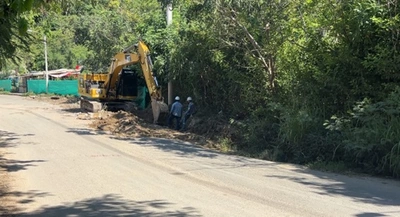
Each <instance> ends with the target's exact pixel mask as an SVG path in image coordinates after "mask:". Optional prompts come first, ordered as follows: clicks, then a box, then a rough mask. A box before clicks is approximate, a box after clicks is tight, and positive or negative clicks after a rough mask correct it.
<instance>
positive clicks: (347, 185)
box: [0, 95, 400, 217]
mask: <svg viewBox="0 0 400 217" xmlns="http://www.w3.org/2000/svg"><path fill="white" fill-rule="evenodd" d="M74 103H76V102H68V101H66V102H64V103H63V102H62V101H60V102H59V103H50V102H49V101H46V100H38V99H31V98H26V97H21V96H6V95H0V169H1V170H0V172H1V174H0V178H1V180H0V195H1V198H0V202H1V208H0V216H27V217H32V216H61V217H63V216H65V217H66V216H96V217H97V216H155V217H157V216H229V217H231V216H241V217H243V216H318V217H320V216H324V217H325V216H360V217H363V216H364V217H365V216H400V184H399V182H398V181H394V180H384V179H377V178H370V177H349V176H343V175H337V174H331V173H323V172H317V171H312V170H309V169H306V168H304V167H301V166H296V165H290V164H281V163H275V162H269V161H262V160H256V159H249V158H245V157H238V156H233V155H227V154H222V153H219V152H216V151H212V150H207V149H204V148H202V147H199V146H196V145H193V144H192V143H189V142H184V141H182V140H176V139H172V138H171V137H167V138H168V139H165V138H161V136H160V137H159V138H155V137H150V136H144V135H143V134H140V133H137V134H135V132H136V131H140V130H143V131H148V130H150V129H152V128H150V127H148V128H145V129H141V128H137V130H136V131H134V130H133V131H128V132H130V133H125V134H123V135H120V134H119V133H118V131H116V130H114V131H113V132H106V131H102V130H96V129H97V126H94V127H95V128H96V129H94V128H92V127H91V126H93V121H94V120H93V118H92V117H91V118H85V117H87V116H92V115H91V114H84V113H80V111H79V110H77V109H76V108H75V107H74V106H76V105H75V104H74ZM70 106H72V107H70ZM107 117H110V116H107V115H104V116H102V117H101V118H103V120H104V119H106V120H107ZM130 118H133V117H130ZM116 121H119V120H116ZM135 123H136V122H132V121H131V122H129V124H126V125H124V127H126V128H129V129H131V128H132V126H131V125H134V124H135ZM142 126H143V125H142ZM142 126H140V127H142ZM162 130H164V131H166V132H172V131H168V130H166V129H160V130H159V131H162ZM179 135H189V134H179Z"/></svg>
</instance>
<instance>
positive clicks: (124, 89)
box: [78, 40, 168, 124]
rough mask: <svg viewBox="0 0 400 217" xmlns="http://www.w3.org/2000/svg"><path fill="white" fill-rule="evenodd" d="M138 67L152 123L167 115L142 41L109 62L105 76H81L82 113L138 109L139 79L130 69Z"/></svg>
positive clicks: (79, 80)
mask: <svg viewBox="0 0 400 217" xmlns="http://www.w3.org/2000/svg"><path fill="white" fill-rule="evenodd" d="M135 64H140V66H141V69H142V73H143V77H144V81H145V83H146V86H147V88H148V91H149V95H150V98H151V107H152V111H153V123H155V124H158V123H159V119H160V117H162V116H164V115H167V114H168V105H167V104H165V103H164V98H163V97H162V93H161V86H159V84H158V81H157V78H156V76H155V74H154V73H153V63H152V60H151V57H150V51H149V48H148V47H147V45H146V44H145V43H144V42H143V41H141V40H140V41H139V42H138V43H137V44H135V45H133V46H130V47H128V48H126V49H124V50H123V51H121V52H119V53H117V54H116V55H115V56H114V57H113V58H112V59H111V65H110V67H109V71H108V73H107V74H81V75H80V76H79V79H78V85H79V87H78V91H79V95H80V96H81V100H80V105H81V108H82V109H84V110H88V111H91V112H97V111H99V110H101V109H105V110H125V111H129V110H132V109H134V108H136V107H137V105H136V103H135V100H136V99H137V97H138V80H139V79H140V76H138V73H137V71H136V70H134V69H132V67H130V66H132V65H135Z"/></svg>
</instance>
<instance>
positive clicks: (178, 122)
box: [168, 114, 181, 130]
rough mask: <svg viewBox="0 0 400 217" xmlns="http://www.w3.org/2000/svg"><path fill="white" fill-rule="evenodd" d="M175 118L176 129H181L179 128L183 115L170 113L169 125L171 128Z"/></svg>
mask: <svg viewBox="0 0 400 217" xmlns="http://www.w3.org/2000/svg"><path fill="white" fill-rule="evenodd" d="M174 119H176V125H175V130H179V128H180V126H179V125H180V123H181V117H178V116H175V115H172V114H170V115H169V117H168V127H169V128H171V126H172V121H173V120H174Z"/></svg>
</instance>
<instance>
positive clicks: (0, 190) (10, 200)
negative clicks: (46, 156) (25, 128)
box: [0, 130, 45, 216]
mask: <svg viewBox="0 0 400 217" xmlns="http://www.w3.org/2000/svg"><path fill="white" fill-rule="evenodd" d="M24 136H33V134H17V133H13V132H9V131H4V130H0V216H13V215H11V213H16V212H18V211H19V209H18V208H17V205H18V204H26V203H30V202H32V201H34V198H37V197H42V196H44V195H45V194H44V193H38V192H35V191H30V192H16V191H11V190H10V189H9V184H10V182H11V181H12V179H10V177H9V173H10V172H17V171H20V170H26V169H28V167H32V166H36V164H37V163H41V162H45V161H43V160H13V159H8V158H7V156H5V155H6V154H7V152H6V151H5V150H4V149H5V148H9V147H15V146H16V145H21V143H20V141H19V139H20V138H21V137H24ZM29 144H30V143H29Z"/></svg>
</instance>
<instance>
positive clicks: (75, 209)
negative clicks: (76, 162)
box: [18, 194, 200, 217]
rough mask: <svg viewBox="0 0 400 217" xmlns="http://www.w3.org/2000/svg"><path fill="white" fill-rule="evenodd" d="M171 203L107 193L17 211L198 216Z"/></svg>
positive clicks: (97, 216) (60, 216)
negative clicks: (138, 199)
mask: <svg viewBox="0 0 400 217" xmlns="http://www.w3.org/2000/svg"><path fill="white" fill-rule="evenodd" d="M171 205H173V204H171V203H169V202H166V201H163V200H151V201H133V200H127V199H124V198H122V197H120V196H118V195H113V194H108V195H104V196H103V197H99V198H92V199H87V200H82V201H77V202H74V203H68V204H63V205H60V206H53V207H43V208H41V209H40V210H37V211H34V212H32V213H19V214H18V216H20V217H36V216H37V217H39V216H57V217H66V216H86V217H102V216H107V217H108V216H148V217H161V216H182V217H184V216H200V215H199V214H198V211H196V209H194V208H192V207H185V208H182V209H181V210H173V211H169V210H170V206H171Z"/></svg>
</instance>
